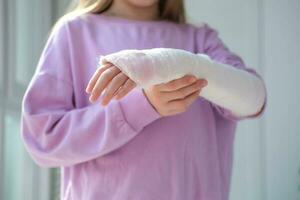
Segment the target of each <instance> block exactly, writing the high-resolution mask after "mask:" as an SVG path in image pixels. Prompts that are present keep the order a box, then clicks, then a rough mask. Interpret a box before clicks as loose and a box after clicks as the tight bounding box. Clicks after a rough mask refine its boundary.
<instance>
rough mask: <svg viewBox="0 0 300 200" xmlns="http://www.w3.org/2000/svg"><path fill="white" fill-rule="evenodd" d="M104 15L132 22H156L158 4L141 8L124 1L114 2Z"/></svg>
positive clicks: (115, 0) (117, 0)
mask: <svg viewBox="0 0 300 200" xmlns="http://www.w3.org/2000/svg"><path fill="white" fill-rule="evenodd" d="M104 13H105V14H107V15H111V16H118V17H124V18H128V19H134V20H143V21H151V20H158V3H155V4H153V5H150V6H144V7H142V6H136V5H133V4H130V3H128V2H127V1H124V0H114V1H113V3H112V5H111V6H110V8H109V9H108V10H107V11H105V12H104Z"/></svg>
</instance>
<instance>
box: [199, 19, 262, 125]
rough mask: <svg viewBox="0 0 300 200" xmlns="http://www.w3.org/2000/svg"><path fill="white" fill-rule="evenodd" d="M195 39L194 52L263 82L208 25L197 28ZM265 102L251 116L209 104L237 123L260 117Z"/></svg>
mask: <svg viewBox="0 0 300 200" xmlns="http://www.w3.org/2000/svg"><path fill="white" fill-rule="evenodd" d="M196 38H197V47H196V51H198V52H199V51H200V53H203V54H207V55H208V56H209V57H210V58H211V59H212V60H214V61H217V62H219V63H224V64H227V65H229V66H231V67H235V68H237V69H240V70H244V71H247V72H249V73H251V74H253V75H255V76H257V77H258V78H260V79H261V80H262V81H263V79H262V77H261V76H260V75H259V74H258V73H257V72H256V71H255V70H254V69H252V68H249V67H247V66H246V65H245V64H244V62H243V60H242V59H241V58H240V57H239V56H238V55H237V54H235V53H233V52H231V51H230V50H229V49H228V47H227V46H226V45H225V44H224V43H223V41H222V40H221V39H220V38H219V35H218V32H217V31H216V30H215V29H213V28H211V27H210V26H209V25H207V24H204V26H203V27H201V28H199V29H198V32H197V37H196ZM198 52H197V53H198ZM264 86H265V84H264ZM265 91H266V88H265ZM266 98H267V97H266ZM266 101H267V100H266V99H265V101H264V102H265V103H264V105H263V107H262V109H261V111H260V112H259V113H257V114H255V115H251V116H237V115H235V114H233V113H232V112H230V111H229V110H228V109H225V108H222V107H221V106H218V105H216V104H214V103H212V102H210V103H211V105H212V106H213V108H214V109H216V111H217V112H218V113H219V114H220V115H221V116H223V117H225V118H227V119H229V120H233V121H238V120H242V119H246V118H255V117H259V116H261V115H262V114H263V113H264V111H265V107H266Z"/></svg>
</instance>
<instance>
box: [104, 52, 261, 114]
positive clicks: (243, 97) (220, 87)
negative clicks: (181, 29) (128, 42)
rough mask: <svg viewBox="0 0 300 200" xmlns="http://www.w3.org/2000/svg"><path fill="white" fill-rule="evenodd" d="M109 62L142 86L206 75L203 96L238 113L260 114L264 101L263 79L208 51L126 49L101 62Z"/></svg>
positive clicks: (204, 76)
mask: <svg viewBox="0 0 300 200" xmlns="http://www.w3.org/2000/svg"><path fill="white" fill-rule="evenodd" d="M107 62H110V63H113V64H114V65H115V66H117V67H119V68H120V69H121V71H122V72H124V73H125V74H127V75H128V76H129V77H130V78H131V79H132V80H134V81H135V82H136V83H137V84H138V86H140V87H143V88H147V87H149V86H151V85H154V84H160V83H164V82H168V81H170V80H173V79H176V78H178V77H182V76H184V75H186V74H193V75H195V76H196V77H198V78H203V79H206V80H207V82H208V85H207V87H205V88H204V89H203V91H202V92H201V96H203V97H204V98H206V99H207V100H209V101H210V102H212V103H214V104H216V105H218V106H221V107H223V108H226V109H228V110H230V111H231V112H232V113H233V114H234V115H236V116H239V117H245V116H252V115H255V114H257V113H258V112H259V111H260V110H261V108H262V106H263V104H264V100H265V88H264V84H263V82H262V80H261V79H259V78H258V77H257V76H255V75H253V74H251V73H249V72H247V71H244V70H240V69H237V68H234V67H231V66H229V65H227V64H223V63H219V62H216V61H213V60H211V59H210V58H209V57H208V56H205V55H201V54H198V55H197V54H193V53H190V52H188V51H184V50H179V49H167V48H157V49H147V50H123V51H120V52H118V53H114V54H110V55H108V56H105V57H103V58H102V64H105V63H107Z"/></svg>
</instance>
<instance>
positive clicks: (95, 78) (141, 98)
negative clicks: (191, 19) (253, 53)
mask: <svg viewBox="0 0 300 200" xmlns="http://www.w3.org/2000/svg"><path fill="white" fill-rule="evenodd" d="M78 8H79V10H77V11H76V13H75V14H74V12H72V13H71V14H69V15H67V16H66V17H64V18H63V19H62V20H60V21H59V22H58V23H57V25H56V26H55V28H54V30H53V32H52V34H51V36H50V38H49V40H48V42H47V44H46V46H45V49H44V51H43V53H42V55H41V58H40V61H39V63H38V67H37V70H36V72H35V74H34V76H33V78H32V80H31V82H30V84H29V87H28V88H27V90H26V93H25V95H24V99H23V102H22V105H23V107H22V138H23V140H24V143H25V146H26V148H27V150H28V151H29V153H30V155H31V156H32V158H33V159H34V160H35V162H36V163H38V164H39V165H41V166H46V167H60V168H61V198H62V199H83V200H90V199H92V200H93V199H95V200H96V199H105V200H106V199H107V200H110V199H114V200H141V199H142V200H150V199H151V200H154V199H155V200H207V199H211V200H226V199H228V195H229V185H230V177H231V167H232V153H233V140H234V132H235V128H236V125H237V122H238V121H239V120H241V119H244V118H249V117H256V116H259V115H261V113H262V112H263V110H264V104H265V91H264V90H262V89H261V86H263V84H260V87H255V88H254V87H253V88H254V89H253V88H251V87H250V86H251V84H250V85H249V87H248V85H247V84H245V83H246V82H247V80H244V79H237V80H240V82H238V83H235V85H231V87H232V88H234V89H235V90H234V91H236V94H237V95H236V96H238V97H239V98H238V100H236V99H233V100H232V101H231V102H230V103H231V104H230V106H228V107H227V108H225V107H224V106H221V105H218V104H217V103H216V102H217V101H216V102H214V101H210V100H207V99H205V98H203V97H202V96H201V90H203V92H204V91H205V88H207V89H208V88H209V87H212V85H215V86H214V87H216V88H217V89H219V90H215V91H222V92H224V94H227V93H229V92H230V91H233V90H232V88H228V87H227V85H226V82H224V81H223V82H222V83H224V87H222V89H221V90H220V88H221V86H220V84H212V83H213V82H214V81H215V82H218V81H219V79H223V78H222V77H220V78H218V76H217V77H213V78H207V80H205V79H202V78H201V79H197V78H198V77H196V76H193V75H186V76H183V77H180V78H177V79H175V80H171V81H169V82H166V83H160V84H155V85H151V86H149V87H147V88H143V89H141V88H135V86H136V82H134V80H133V79H132V77H128V76H127V75H126V74H125V73H124V72H123V71H121V70H120V68H119V67H120V66H116V65H115V64H113V63H112V62H107V63H103V66H101V67H100V68H98V69H97V66H96V65H95V63H94V61H95V58H96V57H98V56H99V55H109V54H113V53H115V52H118V51H120V50H126V49H139V50H143V49H153V48H158V47H161V48H162V47H163V48H172V49H181V50H185V51H188V52H191V53H195V54H196V53H202V54H206V55H207V56H209V57H210V58H211V59H212V60H214V62H215V63H214V65H212V66H219V67H220V68H218V69H225V68H226V67H225V68H223V67H224V66H223V67H222V64H224V65H225V64H226V66H227V68H228V66H230V68H229V71H232V70H233V69H234V70H237V71H239V72H243V73H246V74H247V77H250V78H253V77H255V78H257V77H259V76H258V75H257V74H256V73H255V72H254V70H251V69H249V68H246V67H245V65H244V63H243V61H242V60H241V59H240V58H239V57H238V56H237V55H235V54H233V53H232V52H230V51H229V50H228V49H227V48H226V46H225V45H224V44H223V43H222V41H221V40H220V39H219V38H218V35H217V32H216V31H215V30H214V29H212V28H210V27H209V26H208V25H207V24H205V25H203V26H201V27H195V26H193V25H189V24H186V23H184V13H183V10H184V9H183V2H182V1H180V0H176V1H174V0H172V1H171V0H167V1H162V0H160V1H159V0H139V1H137V0H111V1H108V0H104V1H103V0H102V1H101V0H99V1H92V2H91V1H80V3H79V6H78ZM160 67H163V66H160ZM177 67H178V66H177ZM181 67H182V68H185V66H184V65H182V66H181ZM231 75H232V73H231V72H229V73H228V76H231ZM224 77H225V78H226V75H225V74H224ZM245 79H247V78H245ZM210 80H211V82H210ZM249 80H250V79H249ZM253 80H255V82H257V81H258V80H260V79H253ZM247 83H248V82H247ZM259 83H262V82H259ZM239 85H247V87H245V88H246V90H247V91H245V89H244V90H243V91H241V92H240V89H239V88H240V87H239ZM134 88H135V89H134ZM85 90H86V91H87V92H88V93H90V94H91V96H90V101H89V95H88V94H87V93H85ZM104 90H105V94H103V95H101V93H102V91H104ZM248 90H249V91H248ZM253 91H254V92H253ZM255 91H257V93H255ZM262 91H263V92H262ZM248 93H249V94H248ZM213 94H214V95H219V92H215V93H214V92H213ZM241 94H247V95H248V96H249V97H251V99H262V100H263V101H262V102H260V103H258V104H255V105H254V104H253V105H248V104H247V106H248V107H249V108H250V111H249V112H247V113H248V114H245V112H241V110H240V109H238V105H236V104H237V103H232V102H238V103H243V102H244V101H247V99H248V97H247V99H246V98H244V99H243V98H241V97H244V95H241ZM100 95H101V97H102V98H101V99H100V101H97V99H98V97H99V96H100ZM199 95H200V97H199ZM112 98H115V99H116V100H113V101H111V99H112ZM94 102H96V103H94ZM100 102H101V103H102V105H101V104H100ZM250 113H251V114H250Z"/></svg>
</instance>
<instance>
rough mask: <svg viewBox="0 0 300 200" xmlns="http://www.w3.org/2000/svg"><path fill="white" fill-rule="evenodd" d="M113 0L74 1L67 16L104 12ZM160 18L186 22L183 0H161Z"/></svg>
mask: <svg viewBox="0 0 300 200" xmlns="http://www.w3.org/2000/svg"><path fill="white" fill-rule="evenodd" d="M112 2H113V0H79V1H76V2H73V4H72V7H73V9H72V11H70V12H68V13H67V14H66V15H65V16H64V17H67V16H78V15H82V14H85V13H97V14H99V13H102V12H104V11H105V10H107V9H109V7H110V6H111V4H112ZM159 19H161V20H169V21H172V22H176V23H185V21H186V19H185V9H184V3H183V0H159Z"/></svg>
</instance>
